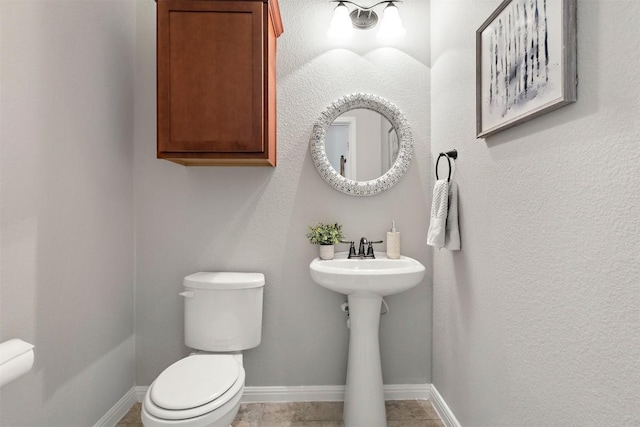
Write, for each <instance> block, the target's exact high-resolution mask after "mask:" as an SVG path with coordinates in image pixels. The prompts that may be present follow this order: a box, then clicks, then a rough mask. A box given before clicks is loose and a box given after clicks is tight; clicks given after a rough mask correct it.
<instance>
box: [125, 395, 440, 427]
mask: <svg viewBox="0 0 640 427" xmlns="http://www.w3.org/2000/svg"><path fill="white" fill-rule="evenodd" d="M386 409H387V426H388V427H444V424H443V423H442V421H440V418H438V414H437V413H436V411H435V409H433V406H432V405H431V402H429V401H428V400H390V401H387V402H386ZM343 426H344V424H343V423H342V402H298V403H243V404H242V405H241V406H240V410H239V411H238V416H237V417H236V419H235V420H234V422H233V424H232V427H343ZM116 427H142V422H141V421H140V404H139V403H136V404H135V405H134V406H133V407H132V408H131V410H130V411H129V412H128V413H127V415H125V416H124V417H123V418H122V419H121V420H120V422H119V423H118V424H117V426H116ZM362 427H365V426H362Z"/></svg>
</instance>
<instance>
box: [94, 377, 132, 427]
mask: <svg viewBox="0 0 640 427" xmlns="http://www.w3.org/2000/svg"><path fill="white" fill-rule="evenodd" d="M136 388H137V387H132V388H131V390H129V391H128V392H127V393H125V395H124V396H122V399H120V400H118V402H117V403H116V404H115V405H113V407H112V408H111V409H109V411H108V412H107V413H106V414H104V416H103V417H102V418H100V419H99V420H98V422H97V423H95V424H94V425H93V427H113V426H115V425H116V424H118V421H120V420H121V419H122V417H124V416H125V415H126V414H127V412H129V409H131V407H132V406H133V405H134V404H135V403H136V390H135V389H136Z"/></svg>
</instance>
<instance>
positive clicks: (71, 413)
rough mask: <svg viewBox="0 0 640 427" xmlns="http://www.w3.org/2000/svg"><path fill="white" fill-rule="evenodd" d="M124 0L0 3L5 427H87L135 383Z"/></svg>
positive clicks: (130, 17) (129, 28)
mask: <svg viewBox="0 0 640 427" xmlns="http://www.w3.org/2000/svg"><path fill="white" fill-rule="evenodd" d="M134 25H135V15H134V8H133V4H132V3H130V2H128V1H90V2H87V1H62V2H60V1H41V0H38V1H26V0H20V1H6V0H3V1H2V2H0V38H1V42H0V50H1V53H0V57H1V58H2V60H1V61H0V73H1V78H0V88H1V89H0V98H1V100H2V109H1V111H0V140H1V143H2V159H1V162H0V178H1V187H0V189H1V192H0V193H1V196H0V207H1V211H0V212H1V221H0V225H1V228H0V230H1V241H0V251H1V252H0V255H1V271H0V293H1V294H0V325H1V327H0V340H1V341H5V340H8V339H11V338H22V339H24V340H26V341H29V342H31V343H33V344H35V346H36V348H35V355H36V358H35V365H34V368H33V370H32V371H31V372H29V373H28V374H27V375H25V376H23V377H21V378H19V379H17V380H16V381H14V382H12V383H10V384H8V385H6V386H5V387H3V388H2V390H1V392H0V401H1V404H0V424H1V425H3V426H35V425H40V426H71V425H74V426H88V425H93V424H94V423H95V422H96V421H98V420H99V419H100V418H101V417H102V416H103V415H104V414H105V413H106V412H107V411H108V410H109V409H110V408H111V407H112V406H113V405H114V404H115V403H116V402H117V401H118V400H119V399H120V398H122V396H123V395H124V394H125V393H126V392H127V391H129V390H130V389H131V388H132V387H133V385H134V373H133V371H134V337H133V333H134V328H133V323H134V319H133V280H134V275H133V269H134V268H133V265H134V263H133V237H132V236H133V173H132V166H133V152H132V140H133V77H134V76H133V40H134V39H133V37H134V35H135V34H134Z"/></svg>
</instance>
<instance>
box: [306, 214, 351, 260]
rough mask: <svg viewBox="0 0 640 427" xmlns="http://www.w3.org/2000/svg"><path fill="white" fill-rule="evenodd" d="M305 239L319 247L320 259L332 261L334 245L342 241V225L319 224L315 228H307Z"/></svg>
mask: <svg viewBox="0 0 640 427" xmlns="http://www.w3.org/2000/svg"><path fill="white" fill-rule="evenodd" d="M307 238H309V242H311V243H312V244H314V245H320V259H333V254H334V245H335V244H336V243H338V242H339V241H340V240H342V239H344V236H343V235H342V225H340V224H323V223H321V222H319V223H318V224H317V225H315V226H309V232H308V233H307Z"/></svg>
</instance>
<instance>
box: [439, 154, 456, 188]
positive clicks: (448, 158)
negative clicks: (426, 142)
mask: <svg viewBox="0 0 640 427" xmlns="http://www.w3.org/2000/svg"><path fill="white" fill-rule="evenodd" d="M442 157H446V158H447V163H448V164H449V175H448V176H447V182H450V181H451V159H453V160H455V159H457V158H458V151H457V150H455V149H453V150H451V151H447V152H446V153H440V155H439V156H438V160H436V179H440V177H439V176H438V163H440V159H441V158H442Z"/></svg>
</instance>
